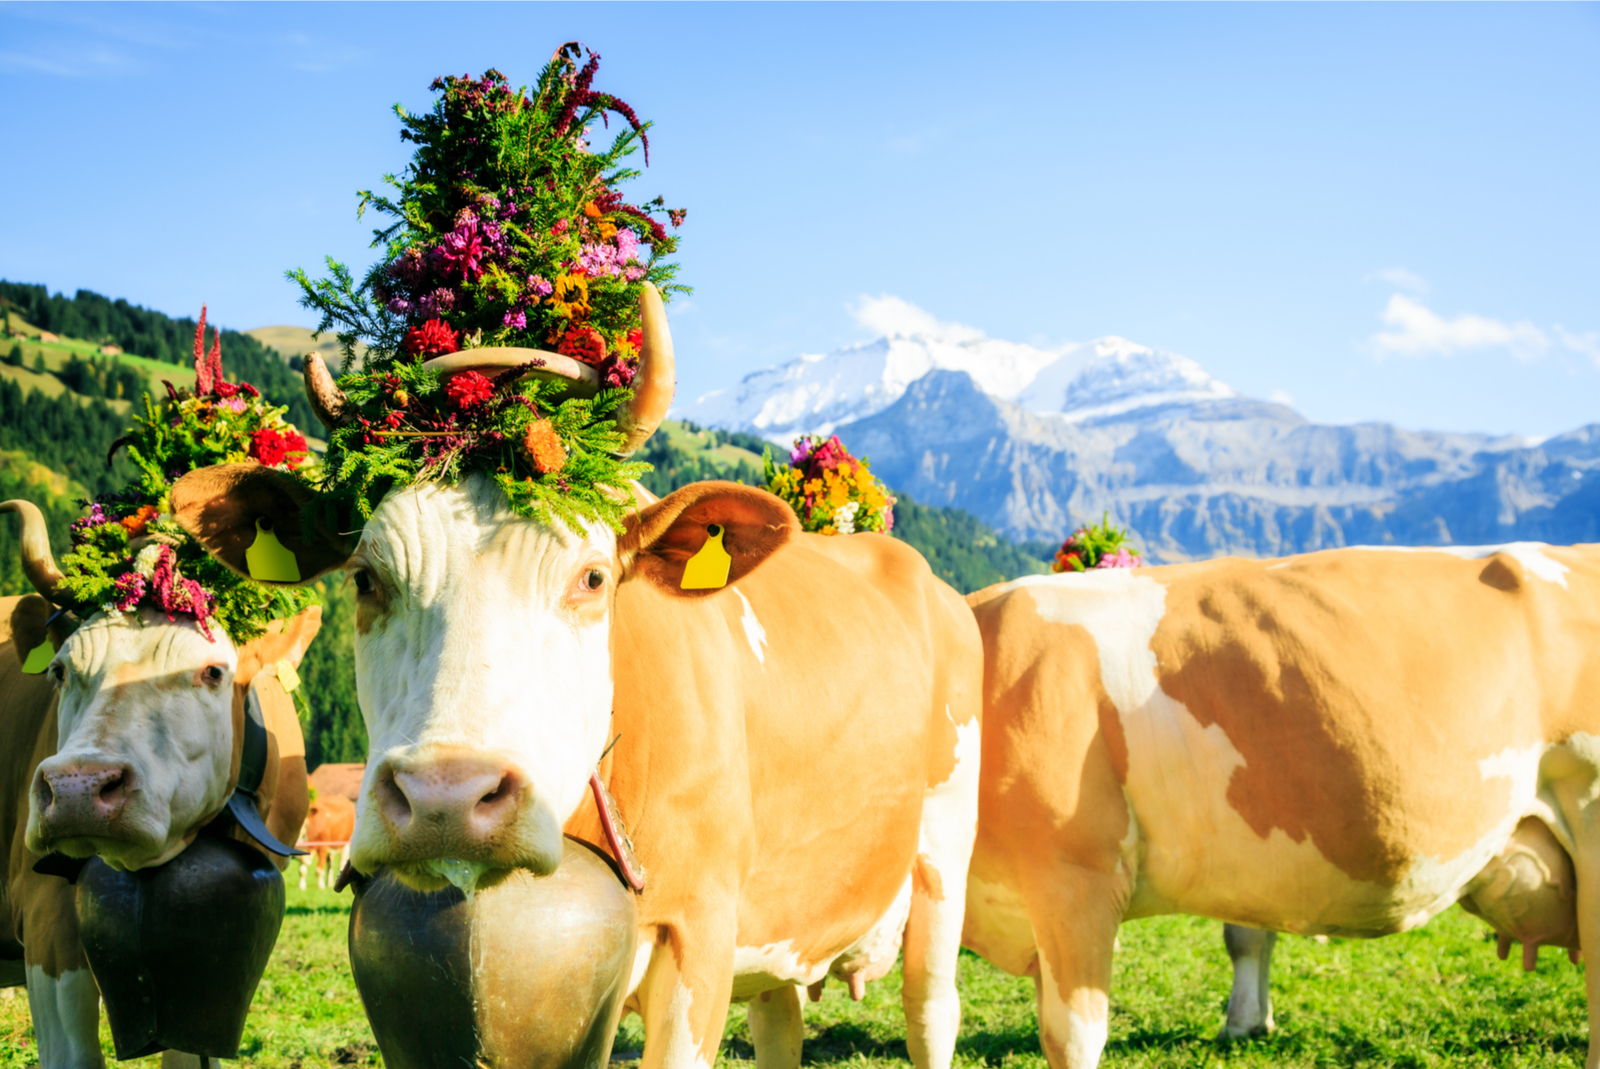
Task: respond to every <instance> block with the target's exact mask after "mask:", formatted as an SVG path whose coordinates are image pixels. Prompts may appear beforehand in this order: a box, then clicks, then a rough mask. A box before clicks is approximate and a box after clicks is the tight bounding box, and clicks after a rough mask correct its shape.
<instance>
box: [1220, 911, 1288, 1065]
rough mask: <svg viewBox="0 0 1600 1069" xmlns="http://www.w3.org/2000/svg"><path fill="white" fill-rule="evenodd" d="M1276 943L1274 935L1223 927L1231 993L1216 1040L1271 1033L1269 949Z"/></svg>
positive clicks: (1236, 925)
mask: <svg viewBox="0 0 1600 1069" xmlns="http://www.w3.org/2000/svg"><path fill="white" fill-rule="evenodd" d="M1277 941H1278V933H1277V932H1264V931H1262V930H1261V929H1260V928H1246V927H1244V926H1243V925H1240V924H1225V925H1223V926H1222V942H1223V944H1224V945H1225V946H1226V947H1227V948H1228V957H1230V958H1232V959H1233V991H1232V992H1231V993H1230V994H1229V995H1228V1020H1227V1022H1226V1023H1225V1024H1224V1025H1223V1026H1222V1035H1220V1036H1218V1037H1217V1038H1218V1039H1240V1038H1242V1037H1244V1036H1255V1035H1262V1034H1264V1033H1266V1032H1270V1031H1272V1029H1273V1020H1272V986H1271V983H1270V979H1269V978H1270V974H1271V971H1272V948H1273V946H1274V945H1275V944H1276V943H1277Z"/></svg>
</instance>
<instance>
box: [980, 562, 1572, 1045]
mask: <svg viewBox="0 0 1600 1069" xmlns="http://www.w3.org/2000/svg"><path fill="white" fill-rule="evenodd" d="M968 601H969V604H971V605H972V607H973V610H974V613H975V614H976V616H977V619H978V624H979V627H980V629H981V631H982V633H983V637H984V652H985V680H984V751H983V778H982V798H981V809H980V819H979V830H978V839H977V845H976V846H975V848H974V851H973V859H972V868H971V877H970V880H969V882H968V885H967V915H966V927H965V932H964V942H965V943H966V945H967V946H969V947H970V948H972V949H973V950H975V951H977V952H978V953H980V954H982V955H984V956H985V957H987V958H988V959H989V960H990V961H992V962H994V963H995V964H997V965H999V966H1000V967H1002V968H1004V969H1006V970H1007V971H1009V972H1012V973H1014V974H1017V975H1029V976H1032V977H1034V982H1035V986H1036V989H1037V994H1038V1003H1037V1006H1038V1014H1039V1036H1040V1043H1041V1045H1042V1046H1043V1048H1044V1052H1045V1054H1046V1056H1047V1058H1048V1059H1049V1061H1050V1064H1051V1066H1052V1067H1053V1069H1087V1067H1090V1066H1094V1065H1095V1064H1097V1063H1098V1061H1099V1057H1100V1052H1101V1049H1102V1047H1103V1046H1104V1043H1105V1040H1106V1034H1107V1009H1108V1000H1109V986H1110V981H1111V958H1112V948H1113V945H1114V942H1115V939H1116V933H1117V926H1118V925H1119V924H1120V923H1121V922H1123V921H1124V920H1131V919H1134V918H1138V917H1147V916H1153V915H1157V914H1163V913H1191V914H1197V915H1201V916H1208V917H1216V918H1219V919H1222V920H1225V921H1231V922H1234V923H1235V924H1236V925H1249V926H1251V927H1253V928H1259V929H1273V930H1278V931H1286V932H1293V933H1299V934H1306V935H1315V934H1326V935H1339V936H1357V937H1361V936H1377V935H1385V934H1388V933H1391V932H1400V931H1405V930H1407V929H1410V928H1413V927H1416V926H1417V925H1419V924H1422V923H1423V922H1424V921H1426V920H1427V919H1428V918H1430V917H1432V916H1433V915H1435V914H1436V913H1438V912H1439V911H1441V910H1443V909H1446V908H1448V907H1449V906H1450V905H1452V904H1454V903H1456V902H1457V901H1459V902H1460V903H1461V904H1462V905H1463V906H1464V907H1466V908H1467V909H1469V910H1470V911H1471V912H1474V913H1476V914H1478V915H1480V916H1482V917H1483V918H1484V919H1485V920H1487V921H1488V922H1489V923H1490V925H1491V926H1493V927H1494V928H1495V929H1496V931H1497V932H1499V934H1500V936H1501V939H1502V949H1504V947H1505V946H1506V945H1508V944H1509V943H1510V942H1512V941H1516V942H1520V943H1522V944H1523V945H1524V948H1525V951H1524V952H1525V955H1531V954H1533V953H1537V948H1538V947H1539V946H1541V945H1543V946H1558V947H1566V948H1569V949H1577V948H1579V947H1581V948H1582V949H1583V950H1584V951H1586V952H1587V954H1588V957H1589V958H1590V960H1594V958H1595V954H1596V951H1597V950H1600V791H1597V790H1596V784H1597V783H1600V652H1597V651H1600V546H1575V547H1570V548H1563V547H1552V546H1542V545H1535V544H1529V543H1519V544H1515V545H1509V546H1502V547H1490V548H1486V549H1467V548H1462V549H1456V548H1447V549H1432V550H1414V551H1402V550H1396V549H1341V550H1329V551H1326V552H1322V553H1313V554H1307V555H1305V556H1299V557H1292V558H1288V559H1286V560H1279V561H1250V560H1238V559H1225V560H1216V561H1209V562H1205V563H1200V564H1185V565H1171V566H1167V567H1159V568H1140V569H1137V570H1134V571H1097V572H1091V573H1086V574H1083V575H1068V576H1059V577H1033V578H1027V579H1020V580H1017V581H1015V582H1011V583H1006V584H1002V585H1000V586H996V587H991V588H989V589H987V590H983V591H979V592H978V593H976V594H973V595H971V596H970V598H969V599H968ZM1240 934H1243V935H1246V936H1248V935H1249V934H1250V933H1248V932H1243V933H1241V932H1240V931H1239V929H1237V928H1236V929H1235V930H1234V931H1233V932H1231V933H1230V936H1237V935H1240ZM1260 934H1261V935H1262V938H1260V939H1259V940H1257V941H1256V943H1257V945H1256V946H1255V947H1251V946H1240V947H1238V948H1235V947H1232V946H1230V951H1235V952H1236V957H1239V958H1242V959H1244V961H1245V963H1246V964H1247V965H1248V964H1252V963H1259V964H1264V961H1263V959H1264V957H1265V955H1264V953H1263V951H1267V950H1269V949H1270V939H1269V938H1266V937H1265V934H1264V933H1260ZM1237 979H1240V980H1242V981H1243V986H1244V987H1245V988H1246V989H1247V990H1245V991H1243V992H1241V991H1240V990H1239V985H1238V984H1236V988H1235V1002H1236V1005H1235V1006H1234V1008H1235V1009H1238V1010H1239V1011H1240V1014H1239V1016H1240V1020H1239V1021H1238V1022H1237V1023H1238V1024H1239V1025H1240V1026H1243V1028H1244V1030H1248V1028H1249V1027H1250V1025H1251V1024H1252V1023H1254V1024H1257V1025H1260V1024H1265V1018H1266V1015H1267V1009H1266V1007H1267V1002H1266V1000H1265V998H1264V997H1263V995H1264V992H1265V986H1266V972H1265V969H1264V968H1257V969H1255V970H1254V972H1250V971H1249V970H1248V969H1247V970H1243V971H1242V975H1241V976H1240V977H1238V978H1237ZM1586 986H1587V989H1588V997H1589V1018H1590V1026H1591V1027H1590V1035H1591V1039H1590V1048H1589V1058H1588V1062H1587V1064H1588V1065H1589V1066H1590V1067H1591V1069H1594V1067H1596V1066H1600V969H1590V970H1588V972H1587V974H1586ZM1251 987H1254V989H1255V991H1254V994H1255V997H1254V999H1252V998H1251V997H1250V995H1251V991H1250V990H1248V989H1249V988H1251ZM1252 1002H1253V1003H1254V1006H1252V1005H1250V1003H1252ZM1252 1017H1253V1018H1254V1021H1252V1020H1251V1018H1252Z"/></svg>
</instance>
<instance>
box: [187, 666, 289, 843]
mask: <svg viewBox="0 0 1600 1069" xmlns="http://www.w3.org/2000/svg"><path fill="white" fill-rule="evenodd" d="M256 677H257V678H259V677H260V673H259V672H258V673H256ZM234 704H235V710H234V724H235V725H236V735H235V738H234V753H235V754H237V755H238V760H237V762H236V763H235V764H234V766H233V769H234V770H233V778H232V781H231V783H230V785H229V786H230V790H229V791H228V800H227V802H225V803H224V804H223V806H222V809H221V810H220V811H218V812H217V813H216V814H215V815H214V816H213V817H212V818H211V819H210V820H209V821H206V822H205V823H204V824H203V825H202V827H201V831H202V832H208V831H209V832H213V833H216V834H226V833H227V831H228V824H229V823H230V822H231V823H232V824H235V825H237V826H238V827H239V829H240V830H241V831H243V832H244V833H245V834H246V835H248V836H249V837H250V838H251V839H253V840H254V841H255V842H256V843H257V844H258V845H259V846H260V847H261V848H262V849H263V850H266V851H267V852H268V853H272V854H277V855H278V856H279V857H298V856H301V855H303V854H304V853H305V851H304V850H296V849H295V848H294V847H292V846H288V845H286V844H284V843H282V842H279V841H278V837H277V836H276V835H273V834H272V832H271V830H269V829H268V828H267V825H266V822H265V821H264V820H262V819H261V799H260V794H259V792H260V790H261V784H262V782H263V781H264V780H265V779H266V775H267V759H268V756H269V754H268V747H267V721H266V716H265V715H264V714H263V713H262V711H261V697H260V695H259V694H258V693H257V692H256V679H254V678H253V679H251V681H250V685H249V686H248V687H247V688H246V689H245V693H244V700H243V701H242V702H240V701H239V700H238V696H237V692H235V702H234ZM240 706H242V709H241V708H240ZM241 713H242V714H243V715H240V714H241Z"/></svg>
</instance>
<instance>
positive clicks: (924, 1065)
mask: <svg viewBox="0 0 1600 1069" xmlns="http://www.w3.org/2000/svg"><path fill="white" fill-rule="evenodd" d="M976 728H977V721H976V720H974V721H972V729H973V730H976ZM977 829H978V761H977V754H976V752H974V753H973V754H972V755H971V756H970V757H969V758H967V759H966V760H962V761H959V762H958V763H957V765H956V768H955V771H954V772H953V773H951V776H950V778H949V779H947V780H945V782H943V783H941V784H939V786H937V787H934V788H931V789H930V790H929V791H928V794H927V797H926V798H925V799H924V801H923V803H922V842H921V850H920V852H919V853H918V855H917V864H916V868H915V870H914V871H913V872H912V879H911V912H910V915H909V916H908V917H907V919H906V932H905V941H904V944H903V957H902V964H901V973H902V976H903V979H904V985H903V986H902V988H901V991H900V1004H901V1006H902V1007H903V1009H904V1010H905V1015H906V1049H907V1050H908V1051H909V1052H910V1054H911V1064H912V1065H914V1066H916V1069H949V1066H950V1061H951V1059H952V1058H953V1057H954V1055H955V1050H956V1034H957V1033H958V1032H959V1031H960V1030H961V996H960V994H959V993H957V991H956V963H957V961H958V960H959V958H960V955H961V925H962V922H963V921H964V920H965V918H966V912H967V895H966V886H967V866H968V864H969V863H970V862H971V860H972V840H973V837H974V836H975V835H976V834H977Z"/></svg>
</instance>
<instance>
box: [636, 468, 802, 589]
mask: <svg viewBox="0 0 1600 1069" xmlns="http://www.w3.org/2000/svg"><path fill="white" fill-rule="evenodd" d="M714 526H715V527H720V528H721V529H722V532H723V534H722V547H723V549H725V550H726V551H727V553H728V556H729V557H731V558H732V560H731V562H730V563H729V566H728V582H729V583H735V582H738V581H739V580H740V579H743V578H744V577H745V576H747V575H749V574H750V573H751V572H752V571H753V570H755V568H756V567H757V566H758V565H760V563H761V562H762V561H764V560H766V559H767V558H768V557H770V556H772V554H774V553H776V552H777V551H778V550H779V549H781V548H782V547H783V546H785V545H787V544H788V543H789V542H790V541H791V540H792V539H793V538H794V536H795V535H797V534H799V533H800V521H799V520H797V519H796V518H795V515H794V510H793V509H791V508H790V507H789V506H788V505H787V504H785V503H784V502H783V501H782V500H780V499H779V498H777V497H775V496H773V495H772V494H769V493H767V492H766V491H765V490H758V489H756V488H755V487H753V486H742V485H740V484H739V483H725V482H704V483H691V484H690V485H688V486H685V487H683V488H682V489H679V490H674V491H673V492H672V493H670V494H668V495H667V496H666V497H664V498H662V499H661V500H660V501H657V502H655V503H654V504H651V505H646V506H644V507H643V508H641V509H640V510H639V511H638V512H636V513H634V514H633V515H632V516H630V517H629V518H628V527H627V531H626V533H624V534H623V536H622V539H621V540H620V542H619V544H618V550H619V551H620V553H621V555H622V559H623V561H624V562H625V563H627V562H631V568H632V571H633V572H634V573H635V574H638V575H640V576H642V577H644V578H646V579H649V580H650V581H651V582H653V583H656V584H657V585H659V586H661V587H663V588H664V589H667V590H670V591H672V592H673V593H675V594H683V595H685V596H696V595H701V594H710V593H715V590H684V589H682V586H683V569H684V565H685V564H686V563H687V562H688V560H689V558H690V557H692V556H694V555H695V554H696V553H698V552H699V551H700V550H701V548H702V547H703V546H704V545H705V544H706V539H707V538H708V537H710V528H712V527H714Z"/></svg>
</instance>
